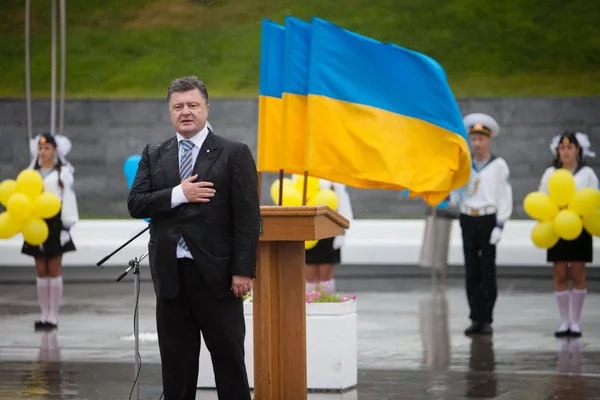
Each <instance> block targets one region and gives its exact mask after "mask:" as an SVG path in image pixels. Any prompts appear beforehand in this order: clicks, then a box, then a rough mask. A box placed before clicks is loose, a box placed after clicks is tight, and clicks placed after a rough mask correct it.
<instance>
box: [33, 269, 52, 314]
mask: <svg viewBox="0 0 600 400" xmlns="http://www.w3.org/2000/svg"><path fill="white" fill-rule="evenodd" d="M49 279H50V278H45V277H44V278H40V277H38V278H37V285H36V286H37V296H38V302H39V303H40V312H41V315H40V321H42V322H46V321H47V320H48V314H49V313H50V280H49Z"/></svg>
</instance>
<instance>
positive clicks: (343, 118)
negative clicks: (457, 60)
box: [306, 18, 471, 205]
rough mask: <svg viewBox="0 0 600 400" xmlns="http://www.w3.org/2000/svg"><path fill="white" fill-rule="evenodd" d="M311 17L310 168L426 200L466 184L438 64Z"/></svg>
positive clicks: (453, 107)
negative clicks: (404, 192)
mask: <svg viewBox="0 0 600 400" xmlns="http://www.w3.org/2000/svg"><path fill="white" fill-rule="evenodd" d="M311 22H312V23H311V26H312V34H311V53H310V69H309V90H308V117H307V118H308V119H307V121H308V122H307V132H308V137H307V159H306V163H307V170H308V174H309V175H310V176H315V177H319V178H324V179H329V180H332V181H335V182H340V183H344V184H346V185H348V186H354V187H359V188H379V189H400V190H403V189H408V190H410V192H411V197H413V196H421V197H422V198H423V199H424V200H425V201H426V202H427V203H428V204H430V205H436V204H438V203H440V202H441V201H442V200H444V199H445V198H446V197H447V196H448V194H449V193H450V192H451V191H453V190H454V189H457V188H460V187H462V186H464V185H465V184H466V183H467V182H468V181H469V175H470V172H471V156H470V153H469V148H468V144H467V140H466V131H465V128H464V125H463V122H462V116H461V113H460V110H459V108H458V105H457V103H456V100H455V98H454V95H453V94H452V91H451V90H450V87H449V85H448V82H447V79H446V74H445V72H444V70H443V69H442V67H441V66H440V65H439V64H438V63H437V62H436V61H434V60H433V59H431V58H429V57H427V56H425V55H423V54H420V53H417V52H414V51H410V50H407V49H404V48H402V47H399V46H396V45H393V44H387V43H381V42H379V41H376V40H373V39H370V38H367V37H364V36H361V35H358V34H356V33H353V32H350V31H347V30H345V29H342V28H340V27H338V26H336V25H334V24H332V23H330V22H327V21H324V20H322V19H319V18H313V19H312V21H311Z"/></svg>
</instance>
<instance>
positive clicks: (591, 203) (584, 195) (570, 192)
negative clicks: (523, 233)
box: [523, 169, 600, 249]
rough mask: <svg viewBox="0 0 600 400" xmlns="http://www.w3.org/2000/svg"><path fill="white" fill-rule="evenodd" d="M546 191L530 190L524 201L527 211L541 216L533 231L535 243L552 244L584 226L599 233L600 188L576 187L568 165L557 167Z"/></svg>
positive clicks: (575, 235) (545, 246)
mask: <svg viewBox="0 0 600 400" xmlns="http://www.w3.org/2000/svg"><path fill="white" fill-rule="evenodd" d="M548 192H549V193H550V195H547V194H545V193H542V192H533V193H529V194H528V195H527V196H526V197H525V200H524V201H523V207H524V208H525V212H526V213H527V215H529V216H530V217H531V218H533V219H537V220H539V222H538V223H537V224H536V226H535V227H534V228H533V230H532V231H531V240H532V241H533V244H535V245H536V246H537V247H539V248H542V249H549V248H550V247H553V246H554V245H555V244H556V243H557V242H558V240H559V239H563V240H574V239H577V238H578V237H579V235H581V232H582V231H583V229H584V228H585V230H586V231H587V232H588V233H589V234H590V235H594V236H600V212H599V211H598V209H599V208H600V192H599V191H598V189H596V188H592V187H586V188H583V189H581V190H577V191H576V190H575V179H574V178H573V175H572V174H571V173H570V172H569V171H567V170H565V169H557V170H556V171H554V172H553V173H552V175H551V176H550V180H549V181H548Z"/></svg>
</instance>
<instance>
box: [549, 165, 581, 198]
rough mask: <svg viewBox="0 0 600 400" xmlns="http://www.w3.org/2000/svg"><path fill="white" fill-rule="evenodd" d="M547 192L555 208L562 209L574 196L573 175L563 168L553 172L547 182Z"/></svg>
mask: <svg viewBox="0 0 600 400" xmlns="http://www.w3.org/2000/svg"><path fill="white" fill-rule="evenodd" d="M548 191H549V192H550V197H552V200H554V202H555V203H556V205H557V206H559V207H564V206H566V205H567V204H569V202H570V201H571V200H572V199H573V196H574V195H575V179H574V178H573V174H571V173H570V172H569V171H567V170H566V169H563V168H561V169H557V170H556V171H554V172H553V173H552V176H550V180H549V181H548Z"/></svg>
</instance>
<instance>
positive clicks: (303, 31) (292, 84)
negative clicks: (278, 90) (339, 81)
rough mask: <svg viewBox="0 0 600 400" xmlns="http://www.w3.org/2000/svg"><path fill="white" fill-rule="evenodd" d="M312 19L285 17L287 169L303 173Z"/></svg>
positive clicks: (285, 163)
mask: <svg viewBox="0 0 600 400" xmlns="http://www.w3.org/2000/svg"><path fill="white" fill-rule="evenodd" d="M310 34H311V28H310V24H309V23H308V22H305V21H302V20H301V19H298V18H294V17H286V18H285V60H284V63H283V94H282V98H283V138H284V139H283V140H284V148H285V155H284V160H285V161H284V165H285V171H286V172H288V173H293V174H303V173H304V170H305V169H306V163H305V159H306V111H307V97H306V96H307V95H308V67H309V65H310Z"/></svg>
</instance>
